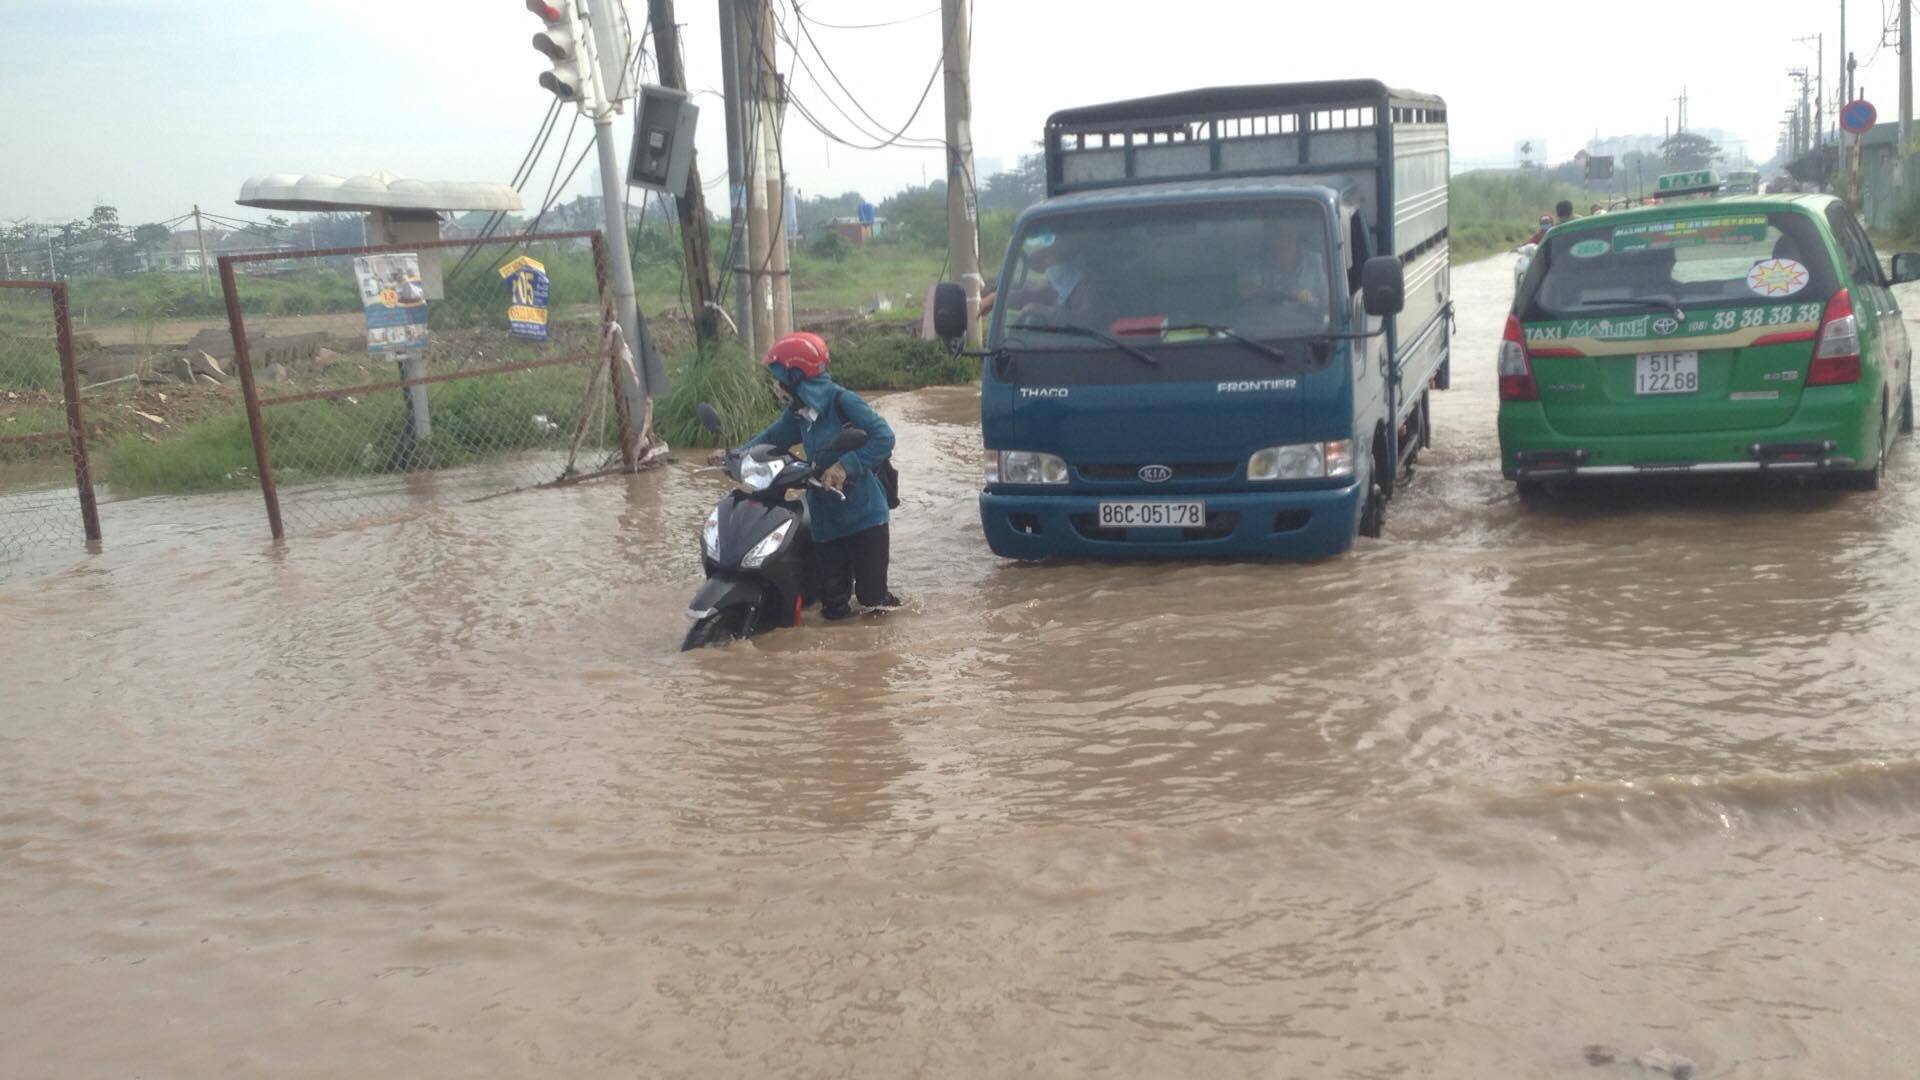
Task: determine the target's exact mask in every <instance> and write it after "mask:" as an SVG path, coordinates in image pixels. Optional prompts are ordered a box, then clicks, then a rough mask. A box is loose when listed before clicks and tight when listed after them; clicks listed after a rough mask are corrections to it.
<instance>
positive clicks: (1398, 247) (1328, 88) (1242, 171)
mask: <svg viewBox="0 0 1920 1080" xmlns="http://www.w3.org/2000/svg"><path fill="white" fill-rule="evenodd" d="M1383 117H1384V118H1385V121H1386V122H1385V123H1381V119H1382V118H1383ZM1446 125H1447V106H1446V102H1445V101H1443V100H1442V99H1440V98H1438V97H1435V96H1433V95H1431V94H1422V93H1417V92H1414V91H1409V90H1394V89H1390V88H1389V87H1388V86H1387V85H1386V84H1385V83H1381V82H1378V81H1375V80H1365V79H1357V80H1345V81H1338V82H1317V83H1291V84H1287V85H1280V86H1238V87H1221V88H1214V89H1207V90H1191V91H1186V92H1183V93H1177V94H1165V95H1162V96H1159V97H1150V98H1138V99H1135V100H1132V101H1120V102H1114V103H1112V104H1107V105H1095V106H1090V107H1087V108H1081V109H1067V110H1063V111H1061V112H1057V113H1054V114H1053V116H1051V117H1049V118H1048V120H1047V129H1046V156H1047V194H1048V195H1049V196H1054V195H1064V194H1068V193H1070V192H1076V191H1090V190H1097V189H1101V188H1113V187H1126V186H1131V185H1136V184H1151V183H1171V182H1179V181H1199V180H1218V179H1231V178H1236V177H1246V178H1255V177H1258V178H1261V179H1271V178H1272V177H1273V176H1274V175H1275V174H1276V173H1280V174H1285V175H1292V176H1300V177H1309V176H1323V175H1330V174H1339V173H1348V174H1352V175H1353V176H1354V177H1355V178H1356V179H1358V180H1359V181H1360V184H1361V186H1362V188H1363V189H1364V190H1363V194H1364V195H1365V197H1366V200H1367V201H1368V202H1369V203H1371V204H1372V205H1374V206H1376V207H1378V206H1382V205H1383V204H1382V201H1381V199H1380V196H1381V195H1383V194H1384V195H1386V196H1388V198H1389V199H1390V200H1392V201H1391V203H1389V204H1387V205H1391V206H1392V207H1393V211H1394V212H1393V213H1392V214H1391V215H1389V214H1385V213H1381V214H1379V215H1378V216H1377V217H1376V220H1377V221H1379V222H1380V223H1381V224H1382V225H1386V226H1388V228H1389V230H1390V232H1391V234H1392V235H1391V238H1389V237H1382V238H1381V239H1382V240H1383V241H1389V242H1390V247H1391V249H1392V250H1393V251H1394V253H1395V254H1400V255H1405V254H1407V253H1408V252H1411V251H1414V250H1416V249H1418V248H1421V247H1423V246H1425V245H1429V244H1431V243H1432V242H1433V241H1434V240H1435V239H1436V238H1437V237H1438V236H1441V235H1444V233H1445V231H1446V223H1447V215H1446V193H1445V189H1446V184H1447V134H1446V132H1447V126H1446ZM1388 161H1391V162H1392V164H1393V168H1392V169H1391V170H1390V171H1388V175H1390V176H1391V177H1392V181H1391V182H1392V184H1393V190H1392V191H1389V192H1384V193H1383V192H1379V191H1376V190H1373V188H1374V186H1375V183H1374V179H1373V177H1374V176H1375V174H1376V173H1377V172H1381V171H1383V170H1381V169H1380V166H1381V165H1382V164H1383V163H1385V162H1388ZM1436 189H1437V190H1436ZM1385 246H1389V245H1388V244H1383V247H1385Z"/></svg>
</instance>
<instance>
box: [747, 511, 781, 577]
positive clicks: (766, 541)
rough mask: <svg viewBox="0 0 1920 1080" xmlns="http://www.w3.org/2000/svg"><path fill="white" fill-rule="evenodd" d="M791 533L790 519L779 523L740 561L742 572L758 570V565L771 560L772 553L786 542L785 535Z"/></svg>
mask: <svg viewBox="0 0 1920 1080" xmlns="http://www.w3.org/2000/svg"><path fill="white" fill-rule="evenodd" d="M792 531H793V519H792V518H788V519H787V520H785V521H783V522H781V523H780V526H779V527H778V528H776V529H774V530H773V531H772V532H770V533H768V534H767V535H766V536H765V537H764V538H763V539H762V540H761V541H760V542H759V543H757V544H755V545H753V550H751V551H749V552H747V557H746V558H744V559H741V560H740V568H741V569H742V570H758V569H760V564H761V563H764V562H766V561H767V560H768V559H771V558H773V553H774V552H776V551H779V550H780V545H781V544H784V543H786V542H787V534H788V533H790V532H792Z"/></svg>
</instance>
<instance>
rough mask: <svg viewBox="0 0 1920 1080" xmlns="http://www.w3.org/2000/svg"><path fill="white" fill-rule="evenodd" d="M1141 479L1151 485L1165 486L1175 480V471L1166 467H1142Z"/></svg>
mask: <svg viewBox="0 0 1920 1080" xmlns="http://www.w3.org/2000/svg"><path fill="white" fill-rule="evenodd" d="M1140 479H1142V480H1145V481H1146V482H1147V483H1149V484H1164V483H1166V482H1167V481H1169V480H1171V479H1173V470H1172V469H1170V468H1168V467H1166V466H1165V465H1142V466H1140Z"/></svg>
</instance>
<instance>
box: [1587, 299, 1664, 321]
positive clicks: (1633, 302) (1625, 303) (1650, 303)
mask: <svg viewBox="0 0 1920 1080" xmlns="http://www.w3.org/2000/svg"><path fill="white" fill-rule="evenodd" d="M1580 306H1581V307H1583V308H1590V307H1657V308H1665V309H1666V310H1668V311H1671V312H1673V318H1674V321H1676V322H1685V321H1686V320H1687V313H1686V312H1684V311H1681V310H1680V301H1678V300H1669V299H1667V298H1666V297H1664V296H1649V297H1644V298H1643V297H1625V296H1623V297H1620V298H1618V299H1611V300H1582V301H1580Z"/></svg>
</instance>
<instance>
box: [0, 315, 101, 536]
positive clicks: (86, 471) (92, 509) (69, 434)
mask: <svg viewBox="0 0 1920 1080" xmlns="http://www.w3.org/2000/svg"><path fill="white" fill-rule="evenodd" d="M0 289H23V290H34V289H44V290H46V291H47V292H49V293H52V294H53V332H54V338H55V340H56V342H57V344H58V347H59V350H60V385H61V391H62V396H63V397H65V398H66V399H67V430H66V431H64V432H60V431H44V432H39V433H37V434H33V435H4V436H0V446H5V445H10V444H19V443H30V442H51V441H53V440H54V439H60V438H64V439H66V440H67V453H68V455H69V456H70V457H71V458H72V459H73V482H74V484H75V486H76V487H78V488H79V494H80V523H81V525H82V526H83V527H84V528H85V529H86V533H87V542H88V543H89V544H98V543H99V542H100V508H99V506H98V505H97V504H96V503H95V502H94V498H93V467H92V466H91V465H90V464H89V463H88V461H87V428H86V424H85V423H84V421H83V420H82V419H81V415H80V372H79V369H78V368H77V367H75V365H74V357H73V320H72V319H71V317H70V316H69V314H68V303H67V287H66V285H64V284H62V283H61V282H58V281H0Z"/></svg>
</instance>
